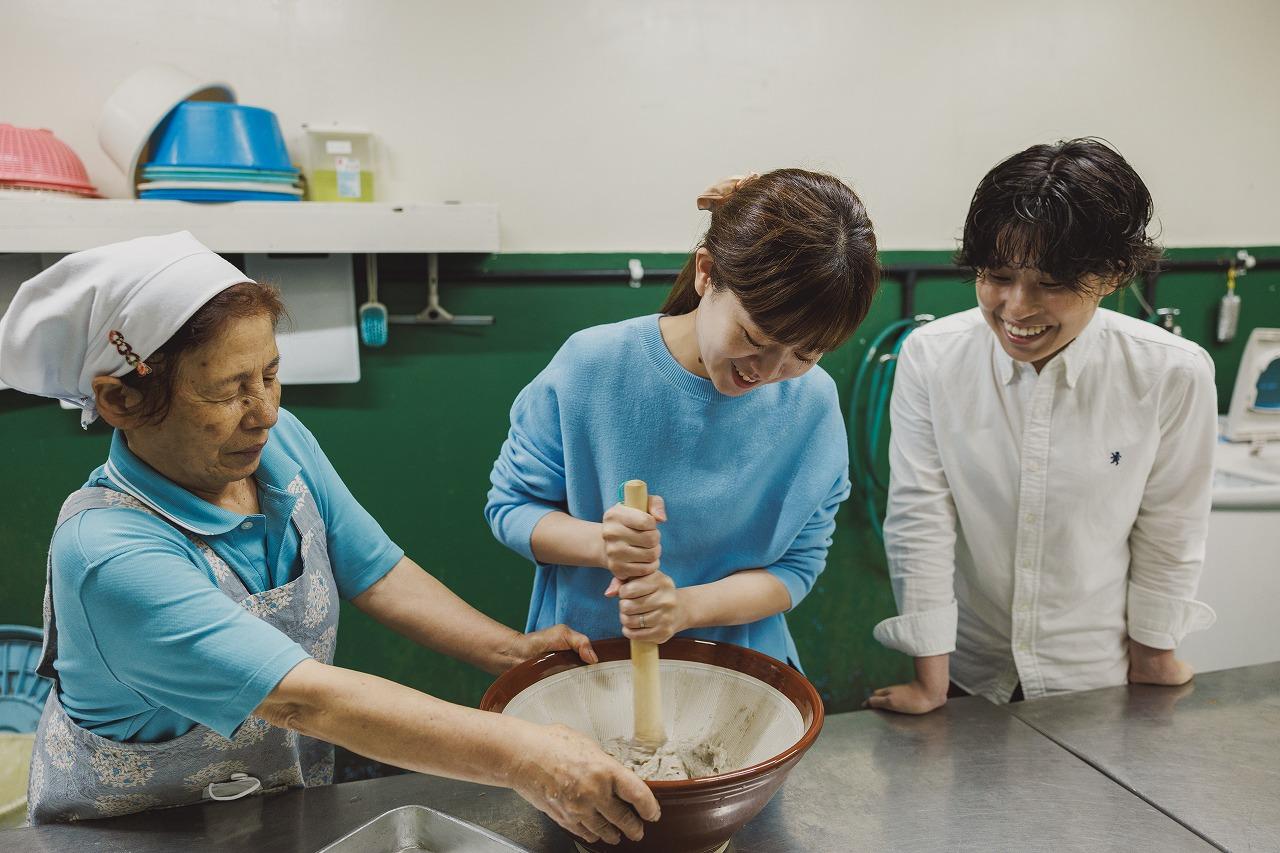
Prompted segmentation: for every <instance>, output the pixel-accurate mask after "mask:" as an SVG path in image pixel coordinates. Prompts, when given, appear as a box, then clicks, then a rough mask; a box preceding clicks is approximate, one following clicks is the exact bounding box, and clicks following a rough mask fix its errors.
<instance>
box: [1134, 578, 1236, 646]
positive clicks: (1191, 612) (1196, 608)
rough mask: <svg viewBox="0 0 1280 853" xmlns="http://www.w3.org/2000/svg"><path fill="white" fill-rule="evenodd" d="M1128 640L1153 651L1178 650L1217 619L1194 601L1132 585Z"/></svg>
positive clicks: (1201, 602)
mask: <svg viewBox="0 0 1280 853" xmlns="http://www.w3.org/2000/svg"><path fill="white" fill-rule="evenodd" d="M1127 615H1128V620H1129V637H1130V638H1131V639H1133V640H1136V641H1137V642H1139V643H1142V644H1143V645H1144V646H1151V647H1152V648H1154V649H1176V648H1177V647H1178V644H1179V643H1181V642H1182V638H1183V637H1185V636H1186V635H1187V634H1190V633H1191V632H1192V631H1203V630H1204V629H1205V628H1208V627H1209V626H1210V625H1212V624H1213V623H1214V622H1215V621H1217V619H1218V614H1216V613H1214V612H1213V608H1212V607H1210V606H1209V605H1207V604H1205V603H1204V602H1203V601H1196V600H1195V599H1192V598H1176V597H1174V596H1172V595H1165V594H1164V593H1162V592H1156V591H1155V590H1152V589H1147V588H1146V587H1142V586H1138V585H1137V584H1135V583H1133V582H1130V583H1129V603H1128V614H1127Z"/></svg>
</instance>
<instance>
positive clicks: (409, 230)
mask: <svg viewBox="0 0 1280 853" xmlns="http://www.w3.org/2000/svg"><path fill="white" fill-rule="evenodd" d="M184 230H185V231H190V232H191V233H192V234H194V235H195V237H196V239H197V240H200V241H201V242H202V243H204V244H205V245H207V246H208V247H209V248H211V249H213V250H214V251H216V252H224V253H227V252H255V253H266V252H278V253H294V254H302V253H307V254H310V253H316V252H496V251H497V250H498V207H497V205H494V204H451V203H424V202H406V203H402V204H395V203H388V202H372V203H342V202H312V201H303V202H274V201H236V202H227V203H225V204H194V203H191V202H183V201H142V200H139V199H66V200H63V199H49V198H35V199H30V200H27V199H9V198H6V199H2V200H0V252H47V253H60V252H77V251H80V250H82V249H89V248H93V247H94V246H101V245H103V244H105V243H114V242H117V241H119V240H128V239H131V238H133V237H143V236H147V235H151V234H167V233H169V232H172V231H184Z"/></svg>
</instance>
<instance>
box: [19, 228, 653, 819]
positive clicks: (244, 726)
mask: <svg viewBox="0 0 1280 853" xmlns="http://www.w3.org/2000/svg"><path fill="white" fill-rule="evenodd" d="M282 312H283V306H282V304H281V302H280V299H279V296H278V295H277V294H276V293H275V291H273V290H272V289H271V288H269V287H266V286H263V285H259V284H256V283H254V282H252V281H250V280H248V279H246V278H245V276H244V274H243V273H241V272H240V271H239V270H237V269H236V268H235V267H234V266H232V265H231V264H229V263H227V262H226V261H225V260H223V259H222V258H220V257H219V256H218V255H216V254H214V253H213V252H211V251H210V250H209V249H207V248H206V247H205V246H203V245H201V244H200V243H199V242H197V241H196V240H195V239H194V238H193V237H192V236H191V235H190V234H187V233H185V232H184V233H179V234H170V235H167V236H162V237H144V238H141V239H137V240H130V241H128V242H124V243H118V244H114V245H110V246H104V247H102V248H98V249H93V250H90V251H85V252H80V253H77V254H74V255H70V256H68V257H66V258H64V259H63V260H61V261H59V262H58V263H57V264H56V265H54V266H52V267H50V268H49V269H48V270H46V271H45V272H44V273H42V274H40V275H38V276H36V277H35V278H33V279H31V280H30V281H28V282H26V283H25V284H24V285H23V286H22V287H21V289H20V290H19V291H18V293H17V295H16V297H15V298H14V300H13V303H12V305H11V306H10V308H9V311H8V313H7V314H6V315H5V316H4V318H3V321H0V378H3V380H4V381H5V382H7V383H8V384H9V385H12V386H13V387H15V388H18V389H20V390H23V391H27V392H29V393H34V394H40V395H44V396H48V397H56V398H59V399H62V400H68V401H71V402H73V403H75V404H77V405H78V406H80V407H81V408H82V409H83V410H84V414H83V417H82V423H83V424H84V425H86V426H87V425H88V423H90V422H91V421H93V420H94V419H95V418H96V417H101V418H102V419H103V420H105V421H106V422H107V423H109V424H110V425H111V426H113V427H115V434H114V436H113V438H112V442H111V450H110V453H109V455H108V457H107V461H106V464H104V465H103V466H102V467H101V468H98V469H97V470H95V471H94V472H93V473H92V474H90V476H89V479H88V481H87V482H86V483H85V484H84V486H83V487H82V488H81V489H79V490H78V491H76V492H74V493H72V495H71V496H70V497H69V498H68V499H67V501H66V503H65V504H64V505H63V507H62V512H61V513H60V515H59V517H58V523H57V527H56V528H55V531H54V535H53V542H52V545H51V548H50V554H49V566H48V585H47V587H46V592H45V626H44V628H45V648H44V654H43V659H42V661H41V664H40V670H39V671H40V673H41V674H42V675H44V676H46V677H48V678H51V679H53V681H54V683H55V685H56V689H54V690H53V691H51V692H50V694H49V701H48V704H47V706H46V707H45V710H44V715H43V717H42V718H41V720H40V725H39V729H38V731H37V734H36V746H35V752H34V755H33V758H32V766H31V784H30V794H29V801H30V818H31V821H32V822H33V823H46V822H51V821H59V820H69V819H76V818H93V817H102V816H108V815H118V814H125V813H129V812H136V811H142V810H146V809H152V808H159V807H163V806H174V805H180V804H184V803H191V802H196V801H199V800H201V799H202V798H213V799H231V798H235V797H238V796H243V795H245V794H250V793H253V792H254V791H257V790H259V789H263V790H272V789H279V788H286V787H290V786H301V785H307V786H311V785H322V784H327V783H328V782H329V781H330V780H331V777H332V774H333V747H332V746H331V744H340V745H342V746H344V747H346V748H348V749H350V750H352V751H354V752H358V753H360V754H361V755H366V756H369V757H371V758H375V759H379V760H383V761H389V762H392V763H394V764H397V765H399V766H401V767H406V768H409V769H412V770H417V771H421V772H424V773H436V774H440V775H444V776H450V777H453V778H457V779H466V780H471V781H475V782H482V783H486V784H491V785H503V786H509V787H511V788H513V789H515V790H516V791H517V792H519V793H520V794H521V795H522V796H523V797H525V799H527V800H528V801H529V802H531V803H532V804H533V805H535V806H537V807H538V808H540V809H542V810H543V811H545V812H546V813H547V814H548V815H550V816H551V817H552V818H553V819H555V820H556V822H557V823H559V824H561V825H562V826H564V827H565V828H566V829H568V830H570V831H571V832H574V833H576V834H577V835H579V836H581V837H583V838H585V839H587V840H589V841H594V840H597V839H604V840H606V841H609V842H616V841H618V840H619V837H620V834H625V835H626V836H627V837H629V838H632V839H638V838H639V837H640V836H641V834H642V822H641V818H643V819H645V820H655V819H657V817H658V806H657V803H656V801H655V800H654V799H653V796H652V794H651V793H650V792H649V790H648V788H647V787H646V786H645V784H644V783H643V782H641V781H640V780H639V779H638V778H637V777H636V776H634V775H633V774H632V773H631V772H630V771H627V770H625V769H624V768H623V767H622V766H621V765H619V764H618V763H617V762H615V761H613V760H612V759H611V758H609V757H608V756H606V755H605V754H604V752H602V751H601V750H600V749H599V747H598V746H597V745H596V744H595V743H594V742H592V741H591V740H589V739H588V738H586V737H585V736H583V735H581V734H578V733H576V732H574V731H572V730H570V729H568V728H565V727H560V726H555V727H545V726H538V725H534V724H531V723H527V722H523V721H521V720H517V719H513V718H510V717H505V716H500V715H496V714H488V713H484V712H481V711H477V710H473V709H469V708H463V707H460V706H457V705H452V704H450V703H448V702H443V701H441V700H439V699H434V698H432V697H431V696H428V695H425V694H423V693H419V692H417V691H415V690H412V689H409V688H407V687H404V686H401V685H399V684H395V683H393V682H390V681H387V680H385V679H381V678H377V677H375V676H372V675H366V674H363V673H360V672H355V671H352V670H348V669H342V668H340V667H335V666H333V665H332V661H333V651H334V645H335V638H336V631H337V626H338V598H339V597H340V596H341V597H342V598H345V599H348V600H350V601H351V602H352V603H353V604H355V605H356V606H357V607H359V608H360V609H361V610H363V611H364V612H366V613H368V614H369V615H370V616H372V617H373V618H375V619H377V620H378V621H380V622H382V623H383V624H384V625H386V626H388V627H389V628H391V629H393V630H395V631H398V632H399V633H401V634H404V635H405V636H407V637H409V638H410V639H412V640H414V641H416V642H418V643H420V644H422V645H423V646H426V647H428V648H432V649H435V650H437V651H440V652H443V653H446V654H450V655H453V656H454V657H457V658H459V659H461V660H464V661H467V662H469V663H472V664H474V665H476V666H479V667H481V668H483V669H485V670H487V671H489V672H493V673H496V672H501V671H503V670H505V669H507V668H508V667H510V666H512V665H514V664H516V663H517V662H519V661H521V660H524V659H526V658H529V657H532V656H535V655H539V654H542V653H543V652H546V651H549V650H554V649H573V650H574V651H576V652H577V653H578V654H579V655H580V656H581V657H582V658H583V659H584V660H587V661H589V662H592V661H594V660H595V655H594V652H593V651H592V650H591V646H590V644H589V643H588V641H587V639H586V637H584V636H583V635H582V634H579V633H577V632H576V631H572V630H570V629H569V628H567V627H566V626H564V625H556V626H554V627H552V628H548V629H545V630H542V631H537V632H534V633H530V634H520V633H517V632H516V631H513V630H511V629H509V628H507V627H505V626H503V625H501V624H499V623H497V622H495V621H493V620H492V619H489V618H488V617H486V616H484V615H483V614H481V613H479V612H478V611H476V610H474V609H472V608H471V607H469V606H468V605H467V604H466V603H464V602H463V601H462V600H461V599H459V598H458V597H457V596H455V595H454V594H453V593H451V592H450V591H449V590H448V589H447V588H446V587H445V586H444V585H443V584H441V583H440V582H439V581H438V580H436V579H435V578H433V577H432V576H431V575H429V574H428V573H427V572H425V571H423V569H422V568H420V567H419V566H418V565H417V564H416V563H414V562H413V560H411V559H409V558H408V557H406V556H405V555H404V552H403V551H402V550H401V549H400V548H398V547H396V545H395V544H394V543H393V542H392V541H391V540H390V539H389V538H388V537H387V535H386V534H385V533H384V532H383V531H382V529H381V528H380V527H379V526H378V524H377V523H376V522H375V521H374V520H373V518H372V517H371V516H370V515H369V514H368V513H367V512H366V511H365V510H364V509H363V508H362V507H361V506H360V504H359V503H357V501H356V500H355V498H354V497H353V496H352V495H351V493H350V492H349V491H348V490H347V488H346V486H345V485H343V482H342V480H341V479H340V478H339V476H338V474H337V472H336V471H335V470H334V468H333V466H332V465H331V464H330V463H329V460H328V459H327V458H326V457H325V455H324V452H323V451H322V450H321V449H320V447H319V445H318V444H317V443H316V441H315V439H314V438H313V437H312V435H311V433H309V432H308V431H307V429H306V428H305V427H304V426H303V425H302V424H301V423H299V422H298V420H297V419H296V418H294V417H293V416H292V415H290V414H289V413H288V412H287V411H285V410H283V409H281V408H280V386H279V383H278V382H277V377H276V374H277V371H278V370H279V367H280V355H279V352H278V351H277V349H276V341H275V327H276V322H277V320H278V319H279V317H280V316H281V314H282Z"/></svg>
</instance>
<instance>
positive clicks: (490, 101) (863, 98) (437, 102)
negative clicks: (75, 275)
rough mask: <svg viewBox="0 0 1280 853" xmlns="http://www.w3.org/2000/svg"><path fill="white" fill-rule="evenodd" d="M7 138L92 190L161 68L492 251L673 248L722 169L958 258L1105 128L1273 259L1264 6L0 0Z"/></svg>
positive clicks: (1199, 239) (1181, 214)
mask: <svg viewBox="0 0 1280 853" xmlns="http://www.w3.org/2000/svg"><path fill="white" fill-rule="evenodd" d="M0 10H2V13H0V121H7V122H10V123H13V124H17V125H19V126H35V127H48V128H50V129H52V130H54V131H55V132H56V133H57V134H58V135H59V136H60V137H61V138H62V139H63V140H65V141H66V142H68V143H70V144H71V145H72V146H73V147H74V148H75V149H76V151H77V152H78V153H79V154H80V156H81V157H82V158H83V159H84V160H85V162H86V164H87V166H88V168H89V171H90V174H91V176H92V177H93V179H94V180H95V181H96V182H97V183H98V184H99V186H100V187H101V189H102V190H103V191H104V193H105V194H107V195H111V196H123V195H125V194H126V192H127V189H126V186H125V184H124V179H123V176H122V175H121V174H120V173H119V171H118V170H117V169H116V168H115V167H114V166H113V165H112V164H111V162H110V161H109V160H108V159H107V158H106V156H105V154H103V152H102V151H101V149H100V148H99V146H98V143H97V136H96V129H95V123H96V120H97V115H98V111H99V109H100V107H101V104H102V103H103V101H104V100H105V99H106V98H107V96H108V95H109V94H110V93H111V91H112V89H113V88H114V87H115V86H116V85H117V84H118V83H119V82H120V81H121V80H122V79H123V78H125V77H126V76H127V75H128V74H130V73H131V72H132V71H133V70H134V69H135V68H137V67H138V66H140V65H142V64H146V63H150V62H169V63H172V64H175V65H177V66H179V67H182V68H185V69H186V70H188V71H190V72H192V73H194V74H197V75H199V76H202V77H205V78H207V79H223V80H227V81H229V82H231V83H232V84H233V85H234V86H235V87H236V89H237V90H238V93H239V95H240V100H241V102H243V103H249V104H255V105H260V106H266V107H269V108H271V109H273V110H275V111H276V113H277V114H278V115H279V116H280V119H281V122H282V124H283V126H284V128H285V133H286V137H288V138H290V142H291V144H294V143H295V142H296V137H297V136H298V131H297V126H298V124H299V123H300V122H302V121H307V120H326V119H327V120H340V121H342V122H344V123H351V124H363V125H366V126H368V127H370V128H373V129H375V130H376V131H377V132H378V133H379V134H380V137H381V139H382V140H383V142H384V150H385V151H386V152H387V154H388V155H389V156H388V158H387V162H386V163H385V165H384V169H383V170H382V172H381V173H380V175H379V179H380V181H381V188H382V189H383V190H384V192H383V198H386V199H391V200H406V199H428V200H438V199H461V200H466V201H492V202H497V203H498V204H499V205H500V206H501V207H500V209H501V216H502V222H503V232H502V238H503V248H504V250H506V251H598V250H633V251H647V250H676V251H682V250H685V249H687V248H688V247H689V245H690V244H691V243H692V242H693V241H694V240H695V238H696V237H697V235H698V233H699V230H700V228H701V227H703V225H704V220H703V219H702V218H701V217H702V216H704V215H705V214H704V215H699V214H698V213H697V212H696V211H695V209H694V197H695V195H696V194H697V192H698V190H700V189H701V188H702V187H703V186H705V185H707V184H708V183H710V182H712V181H713V180H715V179H718V178H720V177H722V176H725V175H728V174H733V173H737V172H741V171H749V170H760V171H763V170H766V169H769V168H774V167H778V166H784V165H796V164H798V165H803V166H807V167H810V168H817V169H824V170H828V171H832V172H834V173H836V174H838V175H840V176H842V177H844V178H846V179H847V180H849V181H850V182H851V183H852V184H853V185H854V186H855V187H856V188H857V189H858V190H859V191H860V192H861V193H862V195H863V197H864V199H865V200H866V201H867V203H868V206H869V208H870V210H871V213H872V216H873V218H874V219H875V221H876V224H877V230H878V232H879V234H880V239H881V245H882V246H883V247H884V248H890V249H906V248H953V246H954V238H955V236H956V234H957V231H958V228H959V225H960V223H961V220H962V218H963V215H964V211H965V207H966V204H967V202H968V199H969V196H970V195H971V194H972V192H973V188H974V186H975V184H976V183H977V181H978V179H979V178H980V177H981V175H982V174H983V173H984V172H985V171H986V169H988V168H989V167H990V166H992V165H993V164H994V163H995V162H996V161H997V160H999V159H1000V158H1002V157H1003V156H1005V155H1007V154H1010V153H1012V152H1014V151H1016V150H1019V149H1021V148H1023V147H1025V146H1026V145H1029V144H1032V143H1034V142H1040V141H1052V140H1055V139H1058V138H1062V137H1069V136H1079V135H1099V136H1104V137H1106V138H1108V139H1110V140H1111V141H1112V142H1113V143H1115V144H1116V145H1117V146H1118V147H1119V148H1120V150H1121V151H1122V152H1123V153H1124V154H1125V155H1126V156H1127V157H1129V159H1130V160H1131V161H1132V162H1133V163H1134V165H1135V166H1136V167H1137V169H1138V170H1139V172H1140V173H1141V174H1142V175H1143V177H1144V178H1145V179H1146V180H1147V182H1148V184H1149V186H1150V187H1151V189H1152V192H1153V194H1154V195H1155V198H1156V203H1157V212H1158V215H1159V218H1160V220H1161V223H1162V225H1163V237H1164V239H1165V241H1166V242H1167V243H1168V244H1170V245H1183V246H1185V245H1259V244H1280V109H1277V100H1278V98H1280V59H1278V57H1280V51H1278V50H1277V44H1278V41H1277V37H1278V36H1280V3H1277V2H1275V0H1239V2H1231V0H1228V2H1220V3H1208V2H1196V1H1195V0H1147V2H1107V0H1088V2H1058V3H1044V2H998V0H968V2H965V3H952V2H936V3H925V2H917V3H910V2H902V3H888V2H873V0H862V2H847V3H838V2H818V0H792V2H782V1H781V0H777V2H765V1H764V0H703V2H686V0H632V2H622V0H614V2H606V1H605V0H561V2H556V0H510V2H499V1H498V0H456V2H408V0H401V2H394V0H359V2H357V0H348V1H347V2H337V0H328V1H327V2H322V0H274V2H268V0H203V1H202V2H195V0H131V2H123V0H3V2H2V3H0Z"/></svg>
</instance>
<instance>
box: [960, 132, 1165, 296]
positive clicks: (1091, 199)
mask: <svg viewBox="0 0 1280 853" xmlns="http://www.w3.org/2000/svg"><path fill="white" fill-rule="evenodd" d="M1152 212H1153V210H1152V202H1151V193H1150V191H1149V190H1148V189H1147V185H1146V184H1144V183H1143V182H1142V178H1140V177H1138V173H1137V172H1135V171H1134V170H1133V167H1132V166H1130V165H1129V163H1128V161H1126V160H1125V159H1124V157H1122V156H1120V152H1118V151H1116V150H1115V149H1114V148H1112V147H1111V145H1109V144H1108V143H1106V142H1105V141H1103V140H1100V139H1094V138H1083V139H1069V140H1066V141H1063V142H1059V143H1057V144H1056V145H1033V146H1031V147H1030V148H1028V149H1026V150H1025V151H1020V152H1019V153H1017V154H1014V155H1013V156H1012V157H1009V158H1008V159H1006V160H1004V161H1003V162H1001V163H1000V164H999V165H997V166H996V167H995V168H994V169H992V170H991V171H990V172H987V174H986V176H985V177H984V178H983V179H982V181H981V182H980V183H979V184H978V189H977V190H975V191H974V194H973V201H972V202H971V203H970V205H969V213H968V215H967V216H966V217H965V220H964V236H963V238H962V241H961V244H960V249H959V251H957V252H956V255H955V260H956V263H957V264H959V265H961V266H965V267H968V268H969V269H970V270H972V271H973V273H974V274H975V275H977V274H979V273H980V272H981V271H982V270H987V269H998V268H1001V267H1012V268H1015V269H1037V270H1040V271H1041V272H1043V273H1046V274H1047V275H1050V276H1052V277H1053V279H1054V280H1055V281H1057V282H1058V283H1059V284H1061V285H1063V286H1065V287H1068V288H1070V289H1072V290H1074V291H1076V292H1078V293H1083V292H1085V291H1088V290H1089V285H1088V283H1087V282H1086V281H1085V279H1086V277H1087V276H1090V275H1096V276H1100V277H1102V278H1104V279H1107V280H1109V282H1114V283H1115V284H1116V286H1120V285H1123V284H1124V283H1126V282H1128V281H1129V280H1131V279H1133V278H1134V277H1136V276H1139V275H1142V274H1143V273H1145V272H1147V271H1148V270H1151V269H1153V268H1154V267H1155V266H1156V265H1157V264H1158V263H1159V260H1160V257H1161V255H1162V254H1163V250H1162V249H1161V248H1160V246H1159V245H1157V244H1156V242H1155V241H1154V240H1153V239H1152V238H1151V237H1149V236H1148V235H1147V227H1148V225H1150V223H1151V217H1152Z"/></svg>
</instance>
